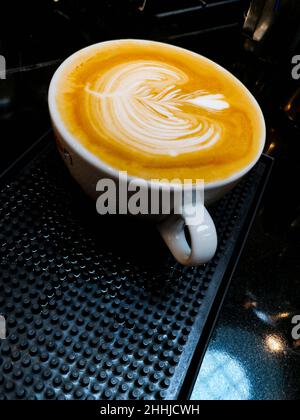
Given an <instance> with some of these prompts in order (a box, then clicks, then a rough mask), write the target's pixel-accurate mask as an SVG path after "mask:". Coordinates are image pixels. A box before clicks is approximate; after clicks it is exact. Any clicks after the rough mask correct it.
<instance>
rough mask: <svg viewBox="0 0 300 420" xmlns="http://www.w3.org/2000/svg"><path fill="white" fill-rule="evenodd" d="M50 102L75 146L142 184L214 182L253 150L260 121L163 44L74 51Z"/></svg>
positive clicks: (200, 63) (235, 89) (240, 96)
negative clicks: (150, 181)
mask: <svg viewBox="0 0 300 420" xmlns="http://www.w3.org/2000/svg"><path fill="white" fill-rule="evenodd" d="M56 101H57V108H58V111H59V114H60V116H61V119H62V120H63V124H64V126H65V128H66V130H67V131H68V132H69V133H70V134H71V135H72V136H73V138H76V139H77V140H78V142H79V143H81V145H82V146H84V147H85V148H86V149H87V150H88V151H89V152H91V153H92V154H93V155H94V156H96V157H97V158H98V159H100V160H101V161H102V162H105V163H106V164H107V165H109V166H111V167H112V168H114V169H116V170H121V171H123V170H125V171H127V172H128V173H129V175H132V176H137V177H141V178H145V179H163V178H166V179H169V180H172V179H178V178H179V179H181V180H185V179H191V180H193V182H194V180H195V182H196V180H197V179H204V180H205V181H206V182H212V181H216V180H221V179H224V178H228V177H230V176H232V175H233V174H235V173H236V172H238V171H240V170H241V169H243V168H244V167H246V166H247V165H248V164H249V163H251V162H252V161H253V159H254V158H255V156H256V155H257V153H258V152H259V148H260V138H261V133H262V128H261V127H260V126H259V125H258V123H257V121H258V120H260V116H258V115H257V112H258V111H257V107H256V106H255V105H254V104H253V101H252V98H250V95H249V93H248V92H247V91H246V89H245V88H244V87H243V86H242V85H241V84H239V82H238V81H236V79H235V78H233V77H232V76H231V75H229V74H228V73H226V71H224V70H223V69H221V68H220V67H218V66H217V65H216V64H215V63H212V62H211V61H209V60H207V59H205V58H204V57H201V56H199V55H197V54H194V53H191V52H189V51H186V50H183V49H180V48H177V47H173V46H171V45H166V44H160V43H156V42H151V41H136V40H123V41H111V42H108V43H103V44H100V45H96V46H92V47H89V48H88V49H85V50H82V51H81V52H80V53H78V54H76V56H74V58H71V59H70V60H68V62H67V63H66V64H64V67H63V69H62V71H61V72H60V79H59V81H58V83H57V88H56Z"/></svg>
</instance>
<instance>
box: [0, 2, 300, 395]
mask: <svg viewBox="0 0 300 420" xmlns="http://www.w3.org/2000/svg"><path fill="white" fill-rule="evenodd" d="M13 3H14V2H12V4H11V5H10V6H5V7H6V8H8V9H11V10H3V11H2V14H3V17H5V18H4V21H5V22H6V26H8V27H9V31H7V30H6V29H7V28H5V26H2V27H1V31H2V34H1V39H0V54H5V55H6V56H7V64H8V67H9V69H10V71H9V73H8V79H7V80H6V81H2V80H0V130H1V147H2V149H1V154H0V171H2V170H3V169H5V168H6V167H7V166H8V165H9V164H10V163H11V162H12V161H14V160H15V159H16V158H17V157H18V156H19V155H20V154H21V153H22V152H23V151H24V150H25V149H26V148H27V147H28V146H29V145H30V144H31V143H33V142H34V141H35V140H36V139H37V138H38V137H39V136H40V135H42V134H43V132H44V131H45V130H46V129H47V127H48V126H49V119H48V114H47V101H46V92H47V87H48V83H49V81H50V78H51V75H52V74H53V71H54V70H55V68H56V67H57V65H58V63H59V62H60V60H61V59H63V58H64V57H66V56H67V55H68V54H70V53H71V52H73V51H75V50H76V49H78V48H80V47H81V46H84V45H87V44H90V43H93V42H98V41H101V40H105V39H110V38H118V37H142V38H151V39H157V40H162V41H167V42H171V43H174V44H178V45H181V46H184V47H186V48H190V49H192V50H195V51H197V52H199V53H202V54H204V55H207V56H208V57H210V58H212V59H214V60H216V61H218V62H219V63H221V64H223V65H225V66H226V67H227V68H229V69H230V70H232V71H233V72H234V73H235V74H237V75H238V77H239V78H240V79H241V80H243V81H244V82H245V83H246V84H247V86H249V88H250V90H251V91H252V92H253V93H254V94H255V95H256V97H257V98H258V100H259V102H260V104H261V105H262V107H263V110H264V113H265V115H266V119H267V125H268V139H267V151H268V152H269V153H270V154H272V155H273V156H275V158H276V165H275V169H274V174H273V177H272V179H271V182H270V186H269V189H268V192H267V194H266V197H265V201H264V206H263V207H262V209H261V212H260V214H259V216H258V217H257V220H256V222H255V227H254V229H253V230H252V232H251V235H250V238H249V241H248V243H247V246H246V249H245V251H244V252H243V256H242V259H241V261H240V263H239V265H238V268H237V271H236V274H235V276H234V278H233V282H232V285H231V287H230V290H229V293H228V295H227V297H226V300H225V304H224V306H223V308H222V311H221V314H220V318H219V321H218V323H217V326H216V329H215V332H214V334H213V337H212V339H211V343H210V346H209V348H208V351H207V354H206V357H205V359H204V362H203V365H202V368H201V370H200V374H199V378H198V381H197V384H196V386H195V389H194V392H193V398H197V399H299V397H300V383H299V382H300V379H299V377H300V376H299V372H300V350H299V349H300V337H299V340H297V339H293V338H292V329H293V327H294V326H293V325H292V322H291V321H292V318H293V316H294V315H300V299H299V297H300V296H299V293H300V292H299V290H300V262H299V261H300V260H299V255H300V235H299V230H300V219H299V218H300V213H299V211H300V192H299V191H300V189H299V185H298V183H299V179H300V158H299V157H300V141H299V139H300V133H299V131H298V129H297V128H296V126H297V122H295V121H290V120H289V118H288V116H290V115H294V114H295V113H287V115H285V112H284V109H285V106H286V102H287V101H288V99H289V98H290V97H292V95H293V93H294V92H295V91H296V90H297V89H298V86H299V82H298V81H297V82H296V81H293V80H292V79H291V65H290V63H291V61H290V57H284V58H283V62H280V57H279V58H278V57H276V58H274V57H270V56H268V59H265V58H264V57H253V56H251V55H249V54H245V53H244V52H243V50H242V46H243V42H244V39H243V37H242V29H241V22H242V19H243V12H244V11H245V4H246V3H247V2H242V1H240V2H239V1H236V2H234V1H233V2H230V1H228V5H227V6H226V5H225V4H224V2H221V3H223V6H222V7H221V8H220V7H217V6H214V5H213V4H214V3H218V2H214V1H208V2H207V3H208V4H210V3H211V4H212V6H211V7H210V8H207V9H206V10H203V8H201V7H199V5H198V3H197V5H196V6H195V5H191V7H192V9H191V10H190V11H182V9H184V7H183V6H182V5H180V7H179V6H178V3H179V2H177V1H176V5H177V6H176V9H177V10H181V11H180V12H179V13H173V14H172V13H169V12H170V11H172V9H164V10H162V9H161V5H162V4H163V3H164V2H154V1H152V2H151V3H150V1H148V5H147V6H146V8H145V9H143V8H142V6H143V4H142V3H143V2H142V1H141V2H140V3H141V4H140V3H139V2H135V1H132V2H125V1H124V4H123V2H122V5H123V6H122V10H121V9H120V8H117V9H113V8H112V7H113V3H114V2H110V1H105V2H101V6H100V2H99V6H95V5H94V6H93V7H92V8H91V6H89V5H88V4H87V3H83V2H81V1H74V2H72V1H65V2H58V3H54V2H50V1H49V2H45V4H46V5H47V6H46V8H43V6H42V5H41V4H40V3H39V5H38V6H37V3H36V2H34V4H33V2H26V7H25V6H24V5H23V6H22V8H23V9H24V10H22V13H19V17H20V18H19V20H20V22H19V21H15V20H13V19H14V16H15V14H14V13H13ZM199 3H201V2H200V1H199ZM202 3H203V2H202ZM6 4H8V3H6ZM43 4H44V3H43ZM115 4H116V3H115ZM118 4H119V3H118ZM125 4H126V5H125ZM168 4H169V2H168ZM173 4H175V3H173V2H172V5H173ZM182 4H183V3H182ZM150 5H151V7H149V6H150ZM95 7H96V8H97V7H98V8H100V9H101V10H100V9H97V10H96V11H95ZM172 7H173V6H172ZM194 7H196V9H193V8H194ZM226 7H227V9H226ZM40 8H41V10H39V9H40ZM176 9H175V10H176ZM32 10H34V11H35V13H33V14H32V13H31V12H32ZM96 12H97V13H96ZM5 13H6V15H5ZM201 13H202V14H201ZM37 16H39V19H38V18H37ZM21 17H22V18H21ZM12 21H14V22H15V23H16V25H15V26H14V27H13V26H12V25H11V22H12ZM52 28H55V29H56V31H54V33H53V31H52ZM51 33H52V34H53V35H52V36H51ZM295 45H296V44H295ZM298 45H299V44H298ZM284 47H285V46H284V45H283V46H282V50H284ZM297 48H298V47H297V46H295V48H294V53H298V54H300V48H298V50H297ZM289 50H290V48H289ZM281 55H282V54H281ZM32 66H33V67H32ZM298 124H299V122H298Z"/></svg>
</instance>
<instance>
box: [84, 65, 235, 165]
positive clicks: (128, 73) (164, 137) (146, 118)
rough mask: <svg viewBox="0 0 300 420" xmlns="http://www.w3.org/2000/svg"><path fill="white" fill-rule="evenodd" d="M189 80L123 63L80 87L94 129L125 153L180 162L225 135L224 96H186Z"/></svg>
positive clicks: (171, 70)
mask: <svg viewBox="0 0 300 420" xmlns="http://www.w3.org/2000/svg"><path fill="white" fill-rule="evenodd" d="M188 81H189V78H188V75H187V74H185V73H184V72H183V71H182V70H180V69H178V68H177V67H175V66H172V65H168V64H166V63H163V62H160V61H156V60H153V61H152V60H151V61H150V60H137V61H132V62H130V61H129V62H125V63H122V64H120V65H116V66H115V67H112V68H110V69H109V70H108V71H107V72H106V73H104V74H103V73H101V69H99V77H98V76H97V77H96V78H95V79H94V80H93V81H92V82H89V83H87V84H86V85H85V86H84V89H85V93H86V96H87V97H86V106H87V107H88V108H87V109H88V115H89V117H90V121H91V124H92V125H93V129H94V130H96V132H98V133H99V137H101V135H103V133H104V134H105V135H106V136H108V137H109V138H112V139H113V141H115V142H119V143H121V144H123V145H124V144H125V145H127V146H128V147H129V148H132V149H135V150H138V151H140V152H143V153H148V154H152V155H156V156H157V155H169V156H174V157H175V156H179V155H182V154H187V153H195V152H197V151H201V150H204V149H208V148H210V147H212V146H214V145H215V144H216V143H218V142H219V141H220V139H221V138H222V133H223V130H224V127H223V124H222V121H221V120H220V119H219V118H218V116H219V115H220V113H223V112H224V111H225V110H227V109H229V108H230V104H229V102H228V101H227V100H226V98H225V97H224V95H222V94H220V93H216V92H207V91H204V90H203V91H202V90H197V91H195V92H192V93H191V92H185V90H184V89H185V84H186V83H187V82H188ZM200 87H201V84H200Z"/></svg>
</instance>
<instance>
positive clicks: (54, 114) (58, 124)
mask: <svg viewBox="0 0 300 420" xmlns="http://www.w3.org/2000/svg"><path fill="white" fill-rule="evenodd" d="M128 42H134V43H141V44H149V45H150V44H151V45H161V46H167V47H169V48H171V49H176V50H177V51H178V50H179V51H180V50H181V51H183V52H184V53H188V54H190V55H192V56H194V57H200V58H201V59H202V60H204V61H206V62H207V63H209V64H212V65H214V66H215V67H216V68H217V69H218V70H220V71H221V72H223V73H224V74H225V75H226V76H227V77H229V78H230V79H232V80H233V81H234V82H235V83H236V84H237V85H238V86H239V87H240V88H241V89H243V91H244V92H245V93H246V95H247V97H248V99H249V100H250V102H251V103H252V104H253V105H254V107H255V109H256V111H257V118H258V124H259V125H260V132H261V134H260V147H259V148H258V151H257V154H256V155H255V157H254V158H253V160H252V161H251V162H250V164H249V165H247V166H245V167H244V168H243V169H242V170H240V171H238V172H236V173H234V174H233V175H231V176H229V177H226V178H223V179H220V180H217V181H211V182H205V184H204V188H205V190H211V189H215V188H221V187H224V186H227V185H229V184H232V183H234V182H237V181H239V180H240V179H241V178H242V177H243V176H245V175H246V174H247V173H248V172H249V171H250V170H251V169H252V168H253V167H254V166H255V165H256V163H257V162H258V160H259V159H260V157H261V155H262V153H263V150H264V147H265V142H266V123H265V119H264V116H263V113H262V110H261V108H260V106H259V104H258V102H257V100H256V99H255V98H254V96H253V95H252V93H251V92H250V91H249V90H248V89H247V88H246V86H245V85H244V84H243V83H242V82H241V81H240V80H239V79H238V78H237V77H235V76H234V75H233V74H232V73H231V72H230V71H228V70H226V69H225V68H224V67H222V66H221V65H220V64H218V63H216V62H214V61H213V60H210V59H209V58H207V57H205V56H203V55H201V54H198V53H195V52H193V51H190V50H188V49H185V48H182V47H177V46H175V45H172V44H167V43H164V42H158V41H151V40H143V39H119V40H109V41H103V42H98V43H96V44H93V45H90V46H88V47H85V48H82V49H80V50H78V51H76V52H75V53H73V54H72V55H71V56H69V57H68V58H67V59H66V60H64V61H63V63H61V65H60V66H59V67H58V68H57V70H56V71H55V73H54V75H53V77H52V79H51V82H50V87H49V92H48V105H49V112H50V117H51V119H52V122H53V124H54V127H55V128H56V130H57V131H58V132H59V134H60V135H61V136H62V137H63V139H64V141H65V142H66V143H67V144H68V145H69V146H70V147H71V148H72V149H73V150H74V151H75V152H76V153H77V154H78V155H80V156H81V157H82V158H83V159H84V160H86V161H87V162H88V163H90V164H91V165H92V166H94V167H95V168H97V169H100V170H102V171H103V172H105V173H107V174H108V175H109V176H110V177H112V178H117V179H118V178H119V179H122V177H123V175H122V173H121V171H119V170H118V169H116V168H114V167H113V166H111V165H108V164H107V163H105V162H104V161H103V160H101V159H100V158H99V157H98V156H96V155H94V154H93V153H91V152H90V151H89V150H88V149H87V148H85V147H84V146H83V144H81V143H80V141H79V140H78V139H76V137H75V136H73V134H71V133H70V131H69V130H68V128H67V127H66V125H65V123H64V122H63V120H62V118H61V116H60V113H59V111H58V109H57V103H56V93H57V91H56V86H57V83H58V81H59V80H60V77H61V75H62V73H63V72H64V70H65V68H66V67H67V66H69V65H70V64H72V62H73V61H74V62H75V61H76V59H77V58H78V57H79V56H80V55H81V54H82V53H89V52H92V51H93V50H97V49H99V48H101V47H102V46H105V45H113V44H120V43H128ZM124 180H125V178H124ZM127 180H128V181H129V182H130V181H133V180H137V181H142V182H144V183H145V181H146V183H147V184H148V185H151V188H153V187H154V188H163V187H164V186H168V188H170V186H171V187H172V189H174V190H176V187H177V188H178V187H179V188H180V187H181V188H182V186H181V185H178V184H174V183H169V184H164V183H163V182H155V183H154V182H152V181H151V180H148V179H145V178H142V177H137V176H132V175H130V174H128V176H127ZM191 185H192V187H194V186H195V183H193V184H191Z"/></svg>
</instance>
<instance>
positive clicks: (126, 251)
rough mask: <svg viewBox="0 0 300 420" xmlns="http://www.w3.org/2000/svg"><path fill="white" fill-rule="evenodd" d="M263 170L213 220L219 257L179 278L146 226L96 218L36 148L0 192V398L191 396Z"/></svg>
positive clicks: (54, 158) (51, 154) (54, 161)
mask: <svg viewBox="0 0 300 420" xmlns="http://www.w3.org/2000/svg"><path fill="white" fill-rule="evenodd" d="M51 140H52V139H51ZM33 156H35V158H33ZM270 166H271V165H270V161H269V160H268V158H266V157H263V158H262V160H261V161H260V163H259V164H258V165H257V166H256V168H255V169H254V170H253V171H252V173H251V174H250V175H249V176H248V177H247V178H246V179H245V180H244V181H243V182H242V183H241V184H240V185H239V186H238V187H237V188H236V189H235V190H234V191H233V192H232V193H230V194H229V195H227V197H225V198H224V199H223V200H222V201H221V202H220V203H219V204H218V205H216V206H215V207H214V208H213V209H212V210H211V212H212V215H213V217H214V219H215V221H216V225H217V229H218V234H219V249H218V252H217V255H216V257H215V258H214V260H213V261H212V262H211V263H210V264H208V265H206V266H203V267H200V268H192V267H188V268H186V267H182V266H181V265H179V264H178V263H176V262H175V261H174V260H173V258H172V257H171V256H170V254H169V252H168V250H167V249H166V247H165V246H164V244H163V242H162V240H161V238H160V236H159V234H158V233H157V231H156V229H155V228H154V226H152V225H151V224H149V223H145V222H141V221H139V220H135V219H131V218H127V217H125V218H123V217H118V216H112V217H100V216H98V215H97V214H96V211H95V205H94V203H92V202H90V201H89V199H87V198H86V197H85V196H84V195H83V194H82V193H81V192H80V191H79V188H78V187H77V186H76V185H75V183H74V182H73V181H72V180H71V179H70V177H69V175H68V173H67V171H66V169H65V167H64V165H63V163H62V162H61V160H60V158H59V156H58V155H57V153H56V151H55V149H54V146H53V145H52V141H51V142H50V139H49V136H48V137H47V138H46V139H43V141H41V142H40V143H39V144H38V146H36V147H35V148H34V149H33V150H32V151H31V152H30V153H29V154H28V155H27V156H25V157H24V158H23V159H22V160H21V162H19V163H18V165H16V166H15V167H14V168H13V169H12V170H10V171H9V173H8V174H6V175H5V176H4V177H3V178H2V180H1V186H0V204H1V208H0V314H2V315H3V316H4V317H5V319H6V327H7V338H6V339H5V340H3V339H0V399H102V400H103V399H108V400H109V399H158V400H161V399H176V398H178V397H180V396H181V397H182V396H183V395H186V396H188V393H189V390H190V387H191V385H192V384H193V381H194V379H195V374H196V373H197V369H198V368H199V364H200V362H201V359H202V356H203V353H204V350H205V346H206V344H207V339H208V337H209V334H210V332H211V329H212V326H213V321H214V319H215V317H216V315H217V311H218V308H219V306H220V302H221V300H222V297H223V296H224V292H225V288H226V286H227V285H228V281H229V279H230V275H231V273H232V270H233V266H234V263H235V262H236V260H237V257H238V255H239V252H240V250H241V247H242V244H243V240H244V238H245V235H246V231H247V229H248V228H249V224H250V221H251V219H252V217H253V214H254V210H255V208H256V206H257V203H258V201H259V198H260V195H261V191H262V190H263V187H264V185H265V183H266V178H267V175H268V172H269V168H270ZM218 291H219V294H218ZM220 291H221V292H220ZM219 295H220V296H219ZM218 296H219V297H218ZM2 338H3V337H2Z"/></svg>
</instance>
